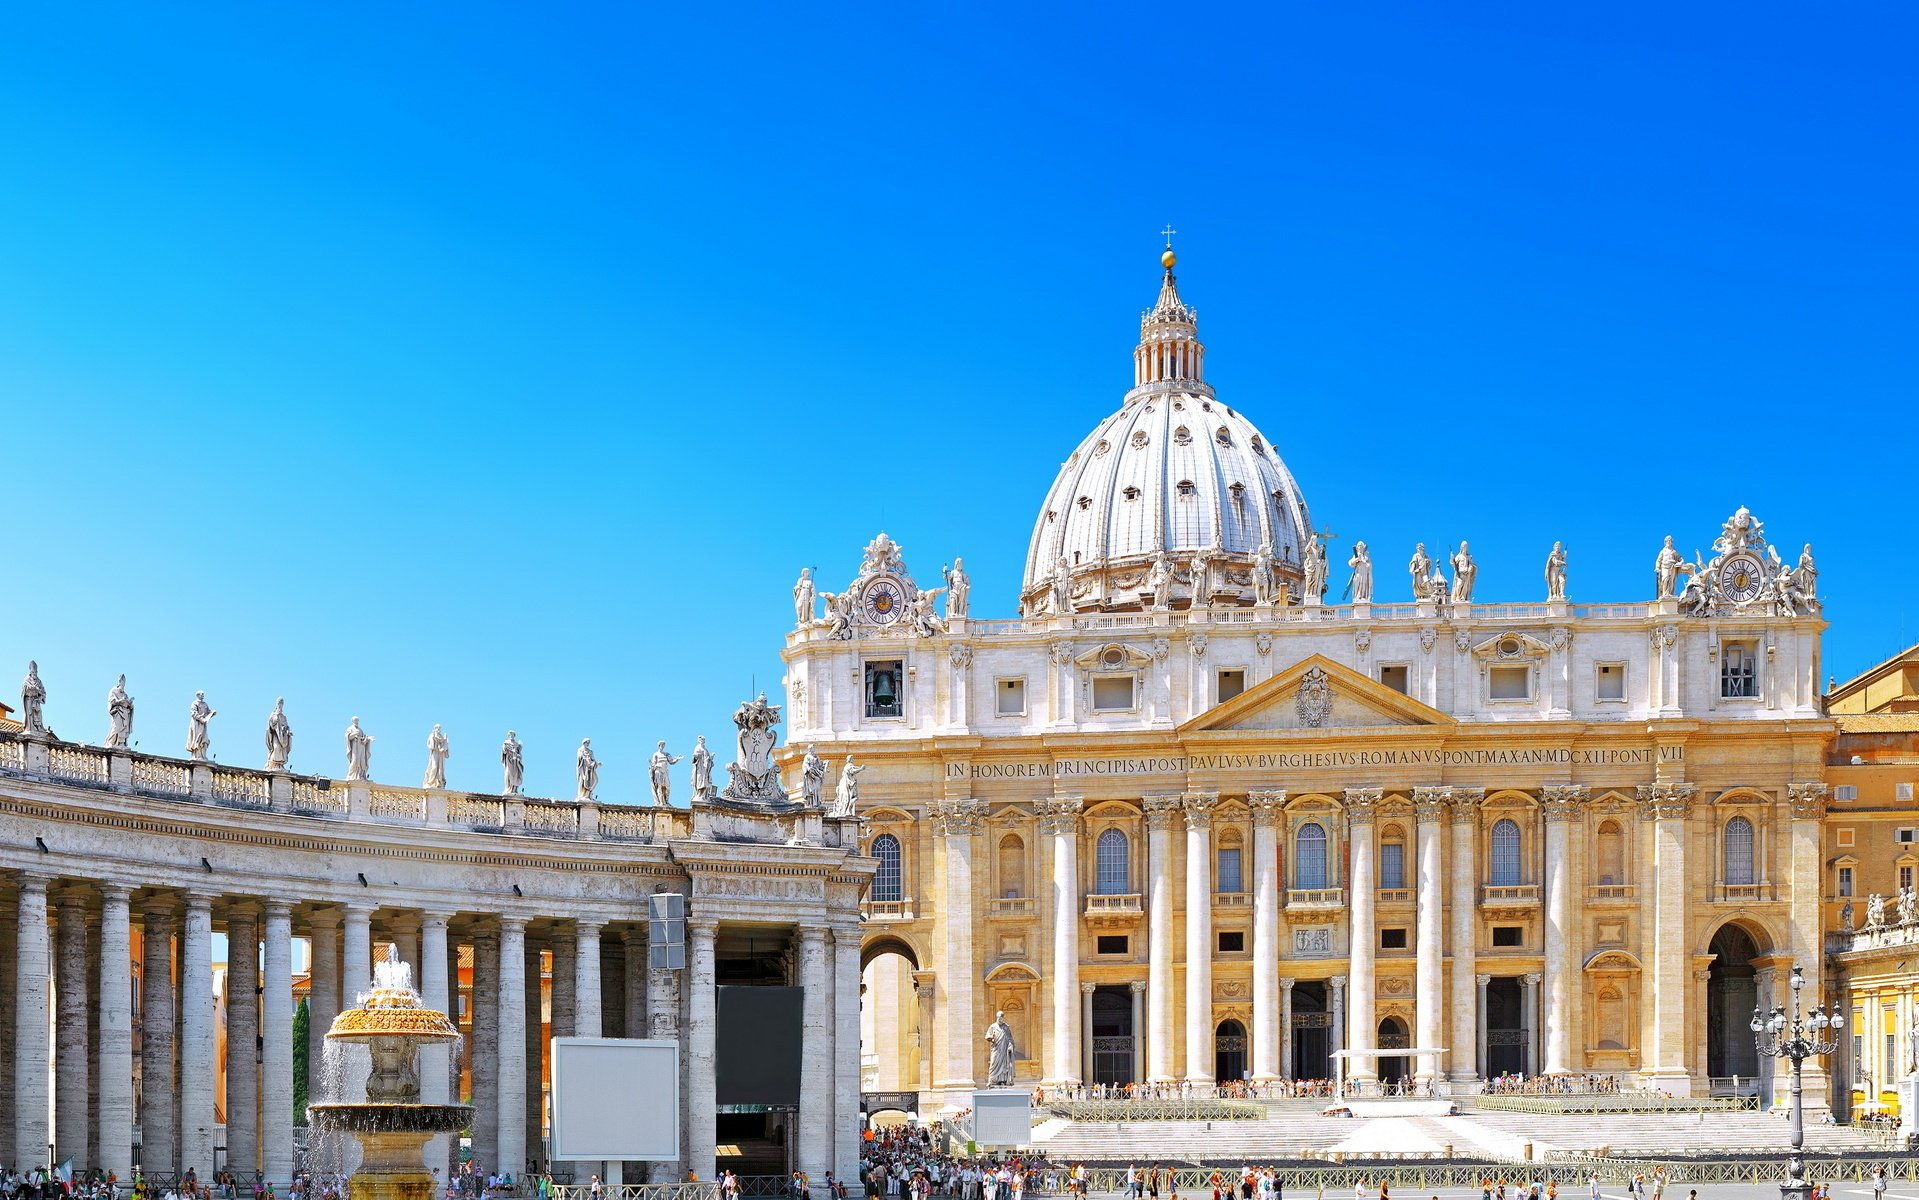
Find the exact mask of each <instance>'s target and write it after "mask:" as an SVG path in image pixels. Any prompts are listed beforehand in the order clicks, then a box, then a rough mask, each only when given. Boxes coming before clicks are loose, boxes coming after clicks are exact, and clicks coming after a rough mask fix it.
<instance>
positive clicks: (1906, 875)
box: [1899, 867, 1912, 892]
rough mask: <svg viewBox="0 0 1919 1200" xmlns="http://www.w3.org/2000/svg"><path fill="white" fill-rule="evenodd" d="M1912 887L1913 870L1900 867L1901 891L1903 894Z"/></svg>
mask: <svg viewBox="0 0 1919 1200" xmlns="http://www.w3.org/2000/svg"><path fill="white" fill-rule="evenodd" d="M1911 886H1912V868H1911V867H1900V868H1899V890H1900V891H1902V892H1903V891H1905V890H1906V889H1907V888H1909V887H1911Z"/></svg>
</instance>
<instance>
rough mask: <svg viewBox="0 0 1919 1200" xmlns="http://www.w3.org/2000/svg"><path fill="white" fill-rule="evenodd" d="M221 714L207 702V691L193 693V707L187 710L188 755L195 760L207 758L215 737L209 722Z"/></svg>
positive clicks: (201, 760)
mask: <svg viewBox="0 0 1919 1200" xmlns="http://www.w3.org/2000/svg"><path fill="white" fill-rule="evenodd" d="M219 715H220V714H219V713H218V712H216V711H215V710H214V709H213V707H212V706H211V705H209V704H208V703H207V694H206V693H205V692H195V693H193V707H192V708H189V709H188V710H187V757H189V758H191V759H193V760H194V761H195V762H205V761H206V760H207V751H209V750H211V749H213V738H212V736H211V735H210V734H209V733H208V732H207V722H209V721H211V720H213V718H215V717H217V716H219Z"/></svg>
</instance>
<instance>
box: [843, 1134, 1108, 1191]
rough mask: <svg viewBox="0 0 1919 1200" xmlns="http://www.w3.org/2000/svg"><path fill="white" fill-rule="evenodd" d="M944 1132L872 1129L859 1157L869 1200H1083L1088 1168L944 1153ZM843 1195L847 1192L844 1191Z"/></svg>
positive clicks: (1027, 1157) (1030, 1157) (1031, 1157)
mask: <svg viewBox="0 0 1919 1200" xmlns="http://www.w3.org/2000/svg"><path fill="white" fill-rule="evenodd" d="M944 1133H945V1130H944V1128H943V1127H942V1126H941V1125H940V1123H939V1122H937V1121H936V1122H933V1123H932V1124H931V1125H928V1126H906V1127H901V1128H898V1129H886V1130H873V1131H870V1132H869V1133H868V1135H867V1139H866V1143H865V1149H864V1151H863V1152H862V1154H861V1156H860V1176H861V1181H862V1183H863V1184H864V1189H865V1195H866V1197H867V1200H932V1198H933V1197H935V1196H938V1197H944V1198H949V1200H1025V1198H1026V1196H1028V1195H1029V1194H1031V1195H1040V1194H1047V1195H1057V1194H1060V1193H1061V1192H1062V1191H1064V1190H1072V1191H1073V1194H1075V1195H1079V1196H1084V1195H1085V1191H1084V1186H1085V1175H1086V1172H1085V1168H1084V1167H1080V1168H1078V1171H1077V1179H1078V1187H1077V1190H1074V1182H1073V1181H1074V1179H1075V1173H1074V1172H1072V1171H1062V1170H1061V1169H1060V1168H1059V1167H1058V1166H1056V1165H1054V1164H1053V1163H1051V1162H1049V1161H1048V1160H1047V1159H1046V1158H1045V1157H1044V1156H1042V1155H1031V1154H1028V1155H1012V1156H1008V1157H1006V1158H1000V1157H997V1156H995V1155H990V1154H980V1155H974V1156H970V1157H958V1156H953V1155H948V1154H945V1153H943V1152H942V1151H941V1150H940V1149H939V1147H940V1146H941V1145H942V1144H943V1142H944ZM842 1194H843V1193H842Z"/></svg>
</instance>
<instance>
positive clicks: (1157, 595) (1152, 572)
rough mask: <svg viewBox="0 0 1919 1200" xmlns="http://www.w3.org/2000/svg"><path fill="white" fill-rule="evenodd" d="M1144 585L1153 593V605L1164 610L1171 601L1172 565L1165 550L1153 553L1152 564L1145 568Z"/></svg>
mask: <svg viewBox="0 0 1919 1200" xmlns="http://www.w3.org/2000/svg"><path fill="white" fill-rule="evenodd" d="M1146 586H1147V588H1148V589H1149V590H1151V591H1152V593H1153V607H1154V608H1155V609H1156V610H1160V611H1164V610H1165V609H1166V608H1168V607H1169V606H1171V604H1172V602H1173V567H1172V564H1171V563H1169V562H1168V561H1167V559H1166V551H1164V550H1161V551H1159V552H1157V553H1156V554H1154V555H1153V565H1152V566H1150V567H1148V568H1147V569H1146Z"/></svg>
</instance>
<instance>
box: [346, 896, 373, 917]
mask: <svg viewBox="0 0 1919 1200" xmlns="http://www.w3.org/2000/svg"><path fill="white" fill-rule="evenodd" d="M344 907H345V908H346V915H347V916H349V917H362V916H363V917H365V918H366V919H367V920H369V921H371V920H372V919H373V911H374V910H375V909H377V908H379V907H380V905H379V902H378V901H374V900H348V901H346V903H345V906H344Z"/></svg>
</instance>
